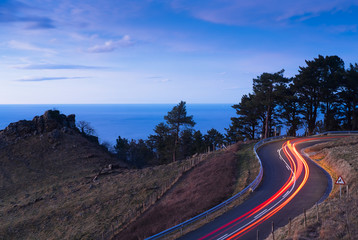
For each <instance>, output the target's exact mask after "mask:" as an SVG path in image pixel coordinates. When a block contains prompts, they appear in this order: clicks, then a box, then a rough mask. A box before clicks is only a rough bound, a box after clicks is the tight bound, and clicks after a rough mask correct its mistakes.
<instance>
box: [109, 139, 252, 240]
mask: <svg viewBox="0 0 358 240" xmlns="http://www.w3.org/2000/svg"><path fill="white" fill-rule="evenodd" d="M252 148H253V144H237V145H234V146H232V147H231V149H229V150H228V151H222V152H215V153H212V154H210V155H208V157H207V159H206V160H205V161H203V162H202V163H201V164H200V165H198V166H197V167H196V168H194V169H192V170H191V171H189V172H188V173H187V174H185V175H184V176H183V177H182V178H181V179H180V181H179V182H178V183H177V184H176V185H174V187H173V188H172V189H171V190H170V191H168V193H167V194H165V195H164V196H163V198H162V199H161V200H160V201H159V202H158V203H157V204H156V205H154V206H153V207H151V208H150V209H149V210H148V211H146V212H145V213H144V214H143V215H142V216H140V217H139V219H138V220H137V221H135V222H133V223H132V224H131V225H129V226H128V227H127V228H125V229H123V230H122V231H121V232H120V233H119V234H118V235H117V236H116V238H115V239H143V238H145V237H147V236H151V235H153V234H155V233H158V232H160V231H162V230H165V229H167V228H169V227H172V226H174V225H176V224H178V223H180V222H183V221H185V220H187V219H189V218H191V217H193V216H195V215H197V214H199V213H201V212H203V211H205V210H207V209H209V208H211V207H213V206H215V205H216V204H218V203H220V202H222V201H223V200H225V199H227V198H228V197H230V196H232V195H233V194H234V193H237V192H238V191H240V190H242V189H243V188H244V187H245V186H247V185H248V184H249V183H250V182H251V181H252V180H253V179H254V178H255V177H256V176H257V174H258V171H259V169H258V167H259V165H258V163H257V160H256V159H255V157H254V155H253V152H252ZM199 225H200V224H199ZM188 230H193V228H192V227H191V228H190V229H185V231H188ZM173 237H175V236H173Z"/></svg>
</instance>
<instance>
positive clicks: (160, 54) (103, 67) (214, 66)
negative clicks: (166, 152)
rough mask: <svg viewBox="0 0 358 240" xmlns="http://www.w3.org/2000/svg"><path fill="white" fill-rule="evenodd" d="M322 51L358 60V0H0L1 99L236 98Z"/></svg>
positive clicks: (348, 60) (198, 100)
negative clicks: (261, 80) (255, 81)
mask: <svg viewBox="0 0 358 240" xmlns="http://www.w3.org/2000/svg"><path fill="white" fill-rule="evenodd" d="M319 54H321V55H323V56H326V55H338V56H339V57H341V58H342V59H343V60H344V61H345V64H346V67H348V66H349V64H350V63H357V62H358V59H357V57H358V0H296V1H291V0H289V1H288V0H250V1H247V0H205V1H203V0H101V1H98V0H86V1H83V0H57V1H52V0H12V1H11V0H10V1H8V0H0V73H1V77H0V104H85V103H89V104H93V103H97V104H106V103H178V102H179V101H181V100H183V101H186V102H187V103H237V102H239V101H240V99H241V97H242V95H243V94H247V93H250V92H252V79H253V78H256V77H257V76H259V75H261V74H262V73H263V72H269V73H274V72H277V71H280V70H281V69H285V76H287V77H291V76H294V75H295V74H297V73H298V69H299V66H305V60H312V59H313V58H315V57H317V56H318V55H319Z"/></svg>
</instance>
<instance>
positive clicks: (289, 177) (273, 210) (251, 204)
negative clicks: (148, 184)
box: [180, 137, 332, 240]
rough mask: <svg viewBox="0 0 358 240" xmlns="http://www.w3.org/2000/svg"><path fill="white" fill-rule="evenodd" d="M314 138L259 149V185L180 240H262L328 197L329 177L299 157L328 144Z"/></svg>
mask: <svg viewBox="0 0 358 240" xmlns="http://www.w3.org/2000/svg"><path fill="white" fill-rule="evenodd" d="M330 139H331V137H316V138H304V139H302V138H301V139H294V140H290V141H287V142H286V141H279V142H273V143H269V144H266V145H264V146H262V147H261V148H259V150H258V155H259V157H260V159H261V161H262V165H263V169H264V177H263V179H262V183H261V185H260V186H259V187H258V188H257V189H256V190H255V191H254V192H253V193H252V194H251V196H250V197H249V198H248V199H247V200H246V201H245V202H244V203H243V204H241V205H239V206H238V207H236V208H234V209H232V210H230V211H228V212H227V213H225V214H223V215H222V216H220V217H218V218H216V219H215V220H214V221H212V222H210V223H208V224H206V225H204V226H203V227H201V228H199V229H197V230H195V231H193V232H190V233H188V234H187V235H184V236H183V237H181V238H180V239H185V240H188V239H190V240H191V239H220V240H223V239H256V237H257V230H259V239H265V238H266V237H267V236H268V235H269V234H270V232H271V229H272V222H274V226H275V228H278V227H281V226H284V225H286V224H287V223H288V219H289V218H294V217H295V216H297V215H299V214H301V213H302V212H303V209H308V208H310V207H312V206H313V205H314V204H316V203H317V202H320V201H322V199H324V198H325V197H327V196H328V194H329V192H330V190H331V188H332V183H331V180H330V177H329V175H328V174H327V173H326V172H325V171H323V170H322V169H321V168H320V167H318V166H317V165H316V164H315V163H313V162H312V161H311V160H310V159H308V158H307V157H305V156H303V155H302V154H301V149H303V148H305V147H308V146H310V145H313V144H316V143H317V142H318V141H319V142H323V141H329V140H330Z"/></svg>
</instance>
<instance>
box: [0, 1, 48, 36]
mask: <svg viewBox="0 0 358 240" xmlns="http://www.w3.org/2000/svg"><path fill="white" fill-rule="evenodd" d="M36 10H37V11H36ZM38 10H39V9H38V8H35V7H31V6H29V5H27V4H25V3H23V2H19V1H1V3H0V23H16V22H20V23H25V29H51V28H55V22H54V21H53V20H52V19H51V18H49V17H43V16H39V13H38V12H39V11H38ZM34 11H36V12H37V13H36V14H34V13H32V12H34Z"/></svg>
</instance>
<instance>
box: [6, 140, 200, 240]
mask: <svg viewBox="0 0 358 240" xmlns="http://www.w3.org/2000/svg"><path fill="white" fill-rule="evenodd" d="M196 160H200V159H198V158H197V159H196ZM114 161H115V159H113V157H112V156H110V155H109V154H108V153H106V152H105V151H103V149H101V148H100V147H99V146H98V145H96V144H93V143H90V142H88V141H87V140H86V139H85V138H83V137H82V136H76V135H63V136H62V137H61V138H59V139H57V140H55V141H54V140H53V139H51V138H50V137H49V136H47V135H46V134H45V135H44V136H42V137H40V136H34V137H30V138H26V139H25V140H23V141H20V142H18V143H16V144H14V145H9V146H5V147H2V149H1V151H0V165H1V168H0V180H1V181H0V186H1V188H0V197H1V198H0V239H101V238H102V236H103V237H105V238H109V237H111V236H112V234H113V233H112V228H113V229H114V230H116V229H118V228H121V227H122V226H124V225H126V224H128V223H129V222H131V221H133V220H134V219H135V218H136V217H137V216H138V215H139V214H140V212H143V211H144V210H145V209H147V208H149V207H150V206H151V205H152V204H153V203H155V202H156V201H157V200H158V199H159V198H160V197H161V196H162V195H163V194H164V193H165V191H166V190H168V189H169V188H170V187H171V186H172V185H173V184H174V183H175V182H176V181H177V180H178V179H179V178H180V176H181V175H182V174H183V173H184V172H185V171H188V170H189V169H190V168H191V167H193V166H194V165H195V164H196V163H197V161H194V160H193V159H191V160H186V161H181V162H176V163H172V164H168V165H163V166H158V167H152V168H146V169H143V170H129V169H119V170H113V171H111V172H109V173H108V174H106V175H100V176H99V178H98V180H96V181H93V180H92V179H93V177H94V176H95V175H97V173H98V171H99V169H100V168H101V167H103V165H104V164H108V163H113V162H114Z"/></svg>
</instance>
